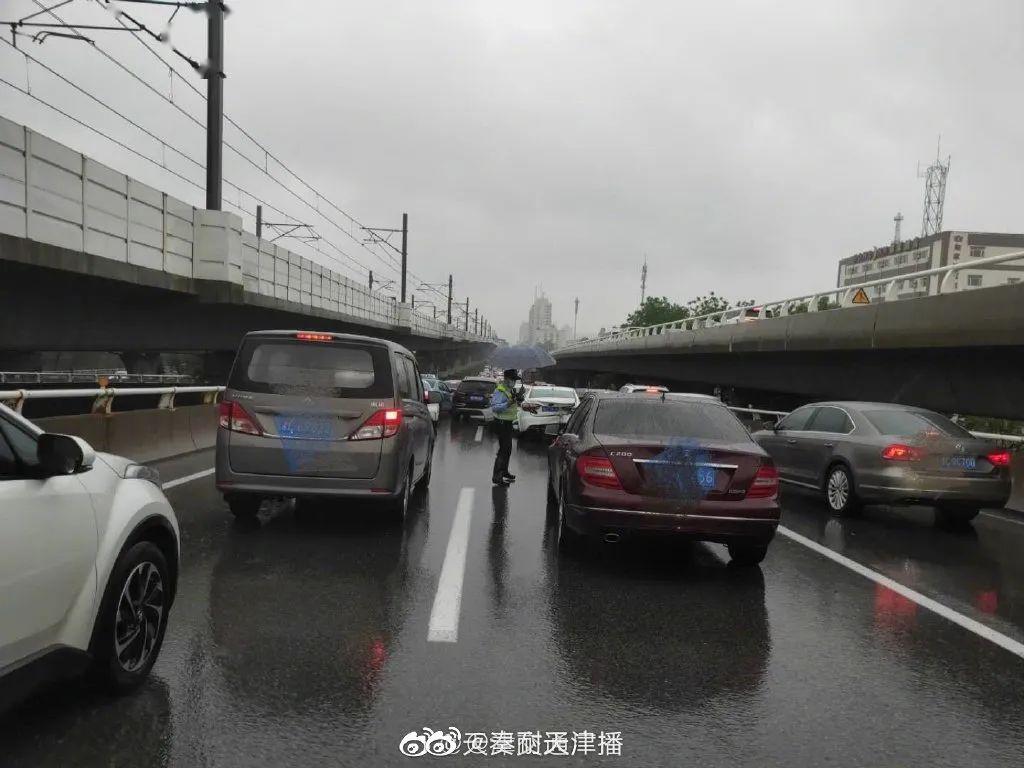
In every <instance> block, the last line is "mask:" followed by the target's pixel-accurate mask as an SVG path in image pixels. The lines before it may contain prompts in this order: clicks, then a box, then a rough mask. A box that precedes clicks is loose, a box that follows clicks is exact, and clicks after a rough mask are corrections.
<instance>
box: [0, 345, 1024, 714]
mask: <svg viewBox="0 0 1024 768" xmlns="http://www.w3.org/2000/svg"><path fill="white" fill-rule="evenodd" d="M496 386H497V381H496V379H495V378H494V376H493V374H492V375H485V376H473V377H468V378H465V379H462V380H461V381H441V380H440V379H438V378H437V377H436V376H432V375H430V374H422V373H421V372H420V370H419V366H418V363H417V361H416V358H415V356H414V355H413V353H412V352H410V351H409V350H408V349H406V348H404V347H403V346H401V345H399V344H396V343H394V342H391V341H385V340H382V339H377V338H372V337H367V336H355V335H346V334H335V333H324V332H311V331H258V332H252V333H249V334H247V335H246V336H245V338H244V339H243V340H242V342H241V345H240V347H239V350H238V352H237V355H236V357H235V361H234V364H233V366H232V369H231V373H230V375H229V379H228V383H227V388H226V390H225V392H224V393H223V397H222V399H221V402H220V404H219V406H218V408H219V415H218V430H217V441H216V457H215V479H216V486H217V488H218V490H219V491H220V492H221V493H222V494H223V497H224V499H225V500H226V502H227V504H228V506H229V508H230V511H231V512H232V513H233V514H234V515H235V516H236V517H238V518H242V519H246V518H249V519H251V518H254V517H255V516H256V514H257V512H258V511H259V509H260V505H261V503H262V502H263V501H264V500H266V499H272V498H282V497H284V498H294V499H297V500H299V501H302V502H306V501H316V502H321V503H324V504H325V507H326V508H329V509H334V510H337V511H339V512H342V511H344V510H345V505H344V502H346V501H355V500H362V501H365V502H370V503H371V504H373V505H374V506H375V507H376V508H377V509H379V510H380V513H381V517H382V518H384V519H387V520H390V521H393V522H394V523H395V524H401V523H402V522H403V521H404V520H405V518H406V516H407V514H408V512H409V507H410V497H411V495H412V494H413V493H415V492H417V491H422V490H423V489H425V488H426V487H427V486H428V485H429V484H430V478H431V472H432V467H433V456H434V445H435V442H436V441H437V439H438V430H437V427H436V422H437V420H438V418H439V416H440V413H441V412H447V411H450V412H451V414H452V417H453V418H454V419H464V418H470V417H476V418H480V419H483V420H487V419H488V416H489V413H490V400H491V395H492V393H493V392H494V390H495V388H496ZM517 399H518V400H519V402H520V408H519V412H518V416H517V421H516V425H515V426H516V429H517V431H518V433H519V435H520V439H525V438H527V437H528V436H537V437H543V438H546V439H547V440H548V441H549V445H548V448H547V459H548V478H547V483H548V500H549V504H548V508H547V510H546V511H545V513H546V515H547V520H548V521H549V522H550V523H551V524H552V525H554V526H557V540H558V545H559V549H560V550H563V551H569V550H575V551H579V550H581V549H582V548H584V547H585V546H592V545H595V544H597V543H598V542H604V543H606V544H612V543H614V542H617V541H619V540H620V539H622V538H625V537H627V536H636V537H637V538H640V537H641V536H676V537H682V538H687V539H691V540H701V541H711V542H718V543H721V544H724V545H725V546H726V548H727V549H728V552H729V556H730V559H731V562H732V563H733V564H734V565H736V566H755V565H757V564H758V563H760V562H761V561H762V560H763V559H764V557H765V555H766V553H767V551H768V547H769V544H770V543H771V541H772V538H773V536H774V534H775V531H776V528H777V527H778V524H779V519H780V504H779V484H780V482H782V483H786V484H789V485H791V486H793V487H794V488H803V489H805V490H806V491H808V492H812V493H816V494H820V496H821V498H822V500H823V501H824V503H825V505H826V507H827V508H828V509H829V510H830V511H831V512H832V513H834V514H840V515H846V514H854V513H856V512H857V511H858V510H859V509H860V507H861V506H862V505H863V504H870V503H886V504H924V505H929V506H932V507H934V508H935V509H936V520H937V521H938V522H940V523H942V524H949V525H965V524H968V523H969V521H970V520H972V519H973V518H974V517H975V516H976V515H977V514H978V511H979V509H980V508H982V507H993V508H998V507H1002V506H1004V505H1005V503H1006V501H1007V499H1008V497H1009V495H1010V454H1009V452H1008V451H1006V450H1005V449H1002V448H1000V447H999V446H997V445H996V444H994V443H991V442H989V441H987V440H982V439H979V438H977V437H975V436H973V435H972V434H971V433H970V432H968V431H967V430H965V429H963V428H962V427H960V426H959V425H957V424H956V423H954V422H953V421H951V420H950V419H947V418H946V417H944V416H942V415H940V414H938V413H934V412H931V411H927V410H923V409H920V408H913V407H909V406H902V405H892V404H883V403H863V402H828V403H813V404H810V405H806V406H803V407H801V408H798V409H797V410H795V411H793V412H792V413H790V414H788V415H787V416H785V417H784V418H783V419H782V420H781V421H779V422H778V423H777V424H775V425H774V426H773V427H772V428H770V429H763V430H760V431H756V432H754V433H753V434H751V432H750V431H749V430H748V429H747V428H746V427H745V426H744V425H743V424H742V423H741V422H740V420H739V419H738V418H737V417H736V415H735V414H734V413H733V411H731V410H730V409H729V408H728V407H726V406H725V405H724V404H723V403H722V402H721V401H720V400H719V399H718V398H715V397H712V396H709V395H697V394H683V393H671V392H669V391H668V390H667V389H666V388H665V387H663V386H653V385H639V384H628V385H626V386H624V387H623V388H622V389H621V390H620V391H618V392H611V391H604V390H584V391H583V395H582V397H581V396H580V395H579V394H578V393H577V392H576V391H575V390H573V389H570V388H567V387H557V386H552V385H548V384H544V383H540V382H538V383H534V384H532V385H529V386H527V387H526V389H525V391H524V392H522V393H521V397H520V398H517ZM0 512H3V514H2V515H0V692H2V696H0V705H4V704H6V703H7V701H8V699H11V698H15V699H16V698H17V697H18V696H19V691H21V690H22V689H24V688H27V687H32V685H33V684H34V681H37V680H39V679H41V678H42V679H44V678H45V677H47V676H48V675H50V674H52V673H54V672H56V673H57V674H59V675H64V674H67V673H68V672H77V671H82V670H85V671H88V672H89V675H90V678H91V679H93V680H95V681H96V682H98V683H99V684H101V685H103V686H105V687H106V688H108V689H111V690H115V691H125V690H129V689H131V688H134V687H136V686H138V685H139V684H140V683H141V682H142V680H143V679H144V678H145V677H146V675H147V674H148V673H149V671H150V669H151V668H152V666H153V664H154V662H155V661H156V658H157V654H158V653H159V651H160V646H161V644H162V642H163V638H164V633H165V630H166V628H167V621H168V617H169V613H170V609H171V607H172V605H173V603H174V598H175V593H176V591H177V574H178V560H179V530H178V523H177V520H176V518H175V514H174V511H173V509H172V508H171V505H170V504H169V503H168V501H167V499H166V498H165V496H164V494H163V492H162V490H161V484H160V477H159V475H158V473H157V472H156V471H155V470H153V469H152V468H150V467H146V466H143V465H140V464H137V463H135V462H132V461H130V460H128V459H125V458H121V457H118V456H113V455H109V454H104V453H97V452H95V451H94V450H93V449H92V448H91V447H90V446H89V445H88V443H86V442H85V441H84V440H82V439H80V438H78V437H71V436H68V435H58V434H47V433H45V432H43V431H42V430H40V429H39V428H38V427H37V426H35V425H34V424H32V423H31V422H30V421H28V420H26V419H25V418H23V417H22V416H21V415H20V414H18V413H15V412H14V411H12V410H11V409H9V408H6V407H4V406H2V405H0ZM26 606H31V609H30V610H29V609H26Z"/></svg>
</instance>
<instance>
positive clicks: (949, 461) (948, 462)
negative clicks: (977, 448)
mask: <svg viewBox="0 0 1024 768" xmlns="http://www.w3.org/2000/svg"><path fill="white" fill-rule="evenodd" d="M942 468H943V469H977V468H978V460H977V458H975V457H974V456H943V457H942Z"/></svg>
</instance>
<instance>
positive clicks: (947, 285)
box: [552, 251, 1024, 356]
mask: <svg viewBox="0 0 1024 768" xmlns="http://www.w3.org/2000/svg"><path fill="white" fill-rule="evenodd" d="M1021 258H1024V251H1013V252H1011V253H1003V254H999V255H998V256H985V257H983V258H980V259H967V260H964V261H958V262H956V263H954V264H947V265H946V266H944V267H933V268H930V269H922V270H918V271H917V272H908V273H906V274H904V275H897V276H896V277H885V278H881V279H878V280H867V281H865V282H863V283H857V284H856V285H849V286H844V287H842V288H831V289H829V290H826V291H816V292H813V293H804V294H801V295H799V296H794V297H792V298H789V299H782V300H781V301H769V302H764V303H762V304H761V305H760V309H759V312H758V317H757V319H756V320H750V321H746V322H758V321H760V320H765V319H768V318H773V317H788V316H789V315H794V314H801V313H803V312H829V311H832V310H836V309H849V308H851V307H858V306H870V304H859V303H855V302H854V298H855V297H856V295H857V293H858V291H861V290H863V289H865V288H872V287H874V286H879V285H884V286H886V291H885V295H884V297H883V299H882V303H888V302H893V301H913V300H914V299H916V298H925V297H917V296H915V297H906V298H902V299H901V298H900V296H899V284H900V283H901V282H904V281H906V280H913V279H916V278H921V277H931V276H933V275H944V277H943V279H942V281H941V282H940V283H939V287H938V294H945V293H951V292H952V291H953V287H954V282H955V280H956V276H957V275H958V274H959V273H960V272H961V271H963V270H965V269H979V268H982V267H986V266H989V265H993V264H1002V263H1004V262H1007V261H1014V260H1017V259H1021ZM976 290H982V291H983V290H985V289H984V288H978V289H976ZM938 294H937V295H938ZM833 298H834V299H836V301H832V299H833ZM822 299H824V300H825V303H826V306H825V307H824V308H821V307H819V306H818V305H819V304H820V303H821V301H822ZM736 309H740V308H739V307H730V308H729V309H722V310H717V311H715V312H708V313H705V314H703V315H696V316H694V317H687V318H683V319H681V320H672V321H670V322H667V323H658V324H656V325H647V326H643V327H636V326H631V327H628V328H622V329H619V330H617V331H614V332H612V333H606V334H604V335H602V336H598V337H597V338H594V339H587V340H586V341H577V342H574V343H572V344H569V345H567V346H565V347H562V348H560V349H556V350H554V352H553V353H552V354H553V355H556V356H557V355H558V353H559V352H568V351H570V350H576V349H585V348H598V347H600V345H602V344H604V343H607V342H614V341H621V340H623V339H630V338H640V337H643V336H654V335H657V334H661V333H666V332H669V331H695V330H701V329H703V328H714V327H719V326H721V325H722V322H721V320H722V317H723V316H724V315H725V314H726V313H727V312H731V311H733V310H736Z"/></svg>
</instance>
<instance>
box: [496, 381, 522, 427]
mask: <svg viewBox="0 0 1024 768" xmlns="http://www.w3.org/2000/svg"><path fill="white" fill-rule="evenodd" d="M494 391H495V392H501V393H502V394H503V395H505V397H507V398H508V408H506V409H505V410H504V411H501V412H500V413H498V412H495V414H494V418H495V419H497V420H498V421H515V420H516V418H517V417H518V416H519V406H518V405H516V401H515V400H514V399H513V397H512V393H511V392H509V391H508V387H506V386H505V382H501V383H499V384H498V386H497V387H495V388H494Z"/></svg>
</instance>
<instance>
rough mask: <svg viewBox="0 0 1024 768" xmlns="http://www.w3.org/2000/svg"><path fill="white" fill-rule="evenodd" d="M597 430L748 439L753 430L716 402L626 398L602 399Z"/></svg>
mask: <svg viewBox="0 0 1024 768" xmlns="http://www.w3.org/2000/svg"><path fill="white" fill-rule="evenodd" d="M594 432H595V434H598V435H609V436H614V437H657V438H662V437H692V438H696V439H698V440H723V441H727V442H747V441H749V440H750V434H749V433H748V432H747V430H746V429H745V428H744V427H743V425H742V424H741V423H740V422H739V420H738V419H737V418H736V417H735V416H733V415H732V414H731V413H729V411H727V410H726V409H725V408H723V407H722V406H720V405H715V404H714V403H681V402H679V401H675V402H673V401H671V400H669V401H662V400H660V399H659V400H644V399H639V398H637V399H634V398H629V399H623V400H605V401H603V402H601V403H599V405H598V407H597V414H596V415H595V416H594Z"/></svg>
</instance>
